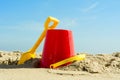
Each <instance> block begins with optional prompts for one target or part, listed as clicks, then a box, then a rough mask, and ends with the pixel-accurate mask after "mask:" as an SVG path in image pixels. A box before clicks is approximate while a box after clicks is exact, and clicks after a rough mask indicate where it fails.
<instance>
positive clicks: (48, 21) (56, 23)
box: [30, 16, 59, 52]
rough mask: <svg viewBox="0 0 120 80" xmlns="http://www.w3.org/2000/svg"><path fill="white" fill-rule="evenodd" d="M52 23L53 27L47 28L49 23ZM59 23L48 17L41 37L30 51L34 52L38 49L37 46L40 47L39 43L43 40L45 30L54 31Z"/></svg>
mask: <svg viewBox="0 0 120 80" xmlns="http://www.w3.org/2000/svg"><path fill="white" fill-rule="evenodd" d="M50 22H53V25H51V26H49V23H50ZM58 23H59V20H58V19H56V18H53V17H51V16H49V17H48V18H47V20H46V21H45V24H44V31H43V32H42V34H41V36H40V37H39V38H38V40H37V42H36V43H35V44H34V46H33V47H32V48H31V49H30V51H31V52H35V51H36V49H37V48H38V46H39V45H40V43H41V42H42V40H43V39H44V37H45V35H46V32H47V30H49V29H54V28H55V27H56V26H57V25H58Z"/></svg>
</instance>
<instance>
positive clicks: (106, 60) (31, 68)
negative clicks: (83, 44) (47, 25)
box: [0, 51, 120, 80]
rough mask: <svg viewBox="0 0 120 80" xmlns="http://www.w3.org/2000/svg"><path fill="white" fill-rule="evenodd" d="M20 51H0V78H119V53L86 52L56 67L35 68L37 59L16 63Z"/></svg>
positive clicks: (92, 79) (86, 79)
mask: <svg viewBox="0 0 120 80" xmlns="http://www.w3.org/2000/svg"><path fill="white" fill-rule="evenodd" d="M21 54H22V52H19V51H13V52H7V51H0V80H120V53H119V52H116V53H112V54H96V55H92V54H86V55H87V56H86V59H85V60H83V61H78V62H73V63H71V64H69V65H67V66H62V67H60V68H57V69H44V68H35V66H37V63H36V62H38V61H39V59H40V58H41V57H40V55H39V54H38V56H37V58H36V59H31V60H29V61H26V62H25V64H23V65H17V62H18V60H19V59H20V56H21Z"/></svg>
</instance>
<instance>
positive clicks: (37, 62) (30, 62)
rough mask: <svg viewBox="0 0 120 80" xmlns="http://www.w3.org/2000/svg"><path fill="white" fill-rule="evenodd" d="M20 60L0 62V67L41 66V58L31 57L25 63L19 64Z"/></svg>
mask: <svg viewBox="0 0 120 80" xmlns="http://www.w3.org/2000/svg"><path fill="white" fill-rule="evenodd" d="M17 63H18V61H16V62H13V63H10V64H8V65H6V64H0V69H15V68H39V65H40V58H35V59H30V60H28V61H26V62H25V63H24V64H20V65H17Z"/></svg>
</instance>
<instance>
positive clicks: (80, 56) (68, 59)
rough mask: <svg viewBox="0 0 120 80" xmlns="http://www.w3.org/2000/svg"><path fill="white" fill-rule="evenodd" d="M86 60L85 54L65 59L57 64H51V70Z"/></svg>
mask: <svg viewBox="0 0 120 80" xmlns="http://www.w3.org/2000/svg"><path fill="white" fill-rule="evenodd" d="M84 59H85V54H80V55H76V56H73V57H70V58H67V59H64V60H62V61H59V62H57V63H54V64H51V65H50V68H56V67H58V66H61V65H63V64H66V63H69V62H73V61H80V60H84Z"/></svg>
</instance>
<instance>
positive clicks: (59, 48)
mask: <svg viewBox="0 0 120 80" xmlns="http://www.w3.org/2000/svg"><path fill="white" fill-rule="evenodd" d="M74 55H75V54H74V44H73V36H72V31H70V30H63V29H54V30H48V31H47V34H46V38H45V43H44V48H43V53H42V59H41V61H40V62H41V64H40V67H42V68H50V65H51V64H53V63H56V62H59V61H61V60H64V59H67V58H69V57H72V56H74Z"/></svg>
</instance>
